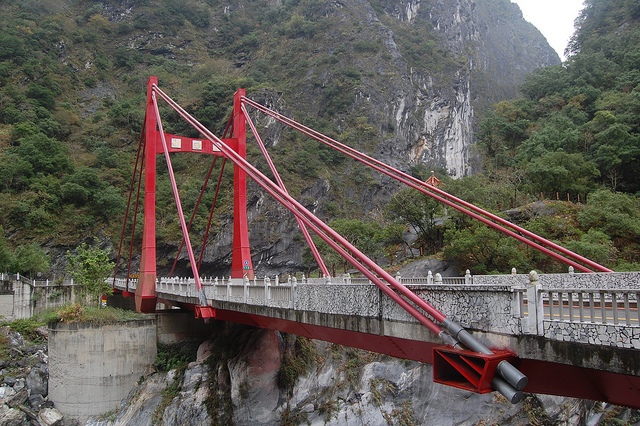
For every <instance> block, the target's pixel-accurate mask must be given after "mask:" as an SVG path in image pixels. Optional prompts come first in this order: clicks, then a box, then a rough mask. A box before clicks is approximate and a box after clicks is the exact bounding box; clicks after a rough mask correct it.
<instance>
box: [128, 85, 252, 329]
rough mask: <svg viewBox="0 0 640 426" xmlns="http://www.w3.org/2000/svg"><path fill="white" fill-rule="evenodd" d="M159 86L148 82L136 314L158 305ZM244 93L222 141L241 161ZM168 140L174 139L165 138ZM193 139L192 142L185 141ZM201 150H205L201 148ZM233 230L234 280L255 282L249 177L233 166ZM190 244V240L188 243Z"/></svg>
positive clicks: (204, 311) (203, 311)
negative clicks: (156, 98)
mask: <svg viewBox="0 0 640 426" xmlns="http://www.w3.org/2000/svg"><path fill="white" fill-rule="evenodd" d="M157 85H158V77H155V76H151V77H149V79H148V81H147V101H146V102H147V103H146V112H145V119H144V127H143V139H142V143H144V204H143V206H144V215H143V232H142V253H141V258H140V274H139V279H138V284H137V286H136V293H135V301H136V310H137V311H139V312H155V310H156V304H157V295H156V279H157V262H156V254H157V247H156V157H157V155H159V154H164V148H163V146H162V135H161V134H160V128H161V127H160V126H159V123H158V119H157V116H156V111H155V106H154V99H153V97H154V86H155V87H157ZM245 94H246V93H245V90H244V89H238V91H237V92H236V93H235V95H234V104H233V113H232V124H233V126H232V134H231V137H230V138H228V139H225V140H222V142H223V143H226V144H228V145H229V146H231V147H232V149H233V150H234V151H236V152H237V153H238V154H239V155H240V156H241V157H242V158H246V152H247V142H246V133H247V131H246V117H245V115H244V112H243V111H242V107H241V99H242V97H243V96H245ZM164 136H165V138H166V137H170V136H172V135H169V134H165V135H164ZM178 138H182V137H178ZM184 139H190V138H184ZM199 142H200V144H202V143H205V144H213V142H212V141H199ZM199 150H202V145H200V148H199ZM170 152H196V151H195V149H194V148H193V147H191V148H186V147H185V148H184V149H182V148H174V147H172V148H171V149H170ZM201 152H202V153H209V154H214V155H219V156H221V155H222V153H221V152H220V150H219V149H218V148H217V147H216V146H215V145H212V147H211V149H207V150H206V152H204V151H201ZM233 176H234V186H233V192H234V196H233V197H234V202H233V205H234V226H233V249H232V265H231V277H232V278H243V277H246V278H248V279H250V280H251V279H253V278H254V271H253V263H252V261H251V251H250V246H249V230H248V224H247V205H246V203H247V178H246V173H245V172H244V170H242V169H241V168H240V167H238V166H234V175H233ZM187 241H188V240H187ZM196 315H197V316H198V317H199V318H211V317H213V316H215V310H213V309H212V308H211V307H207V306H201V307H199V309H198V311H197V312H196Z"/></svg>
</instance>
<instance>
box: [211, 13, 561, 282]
mask: <svg viewBox="0 0 640 426" xmlns="http://www.w3.org/2000/svg"><path fill="white" fill-rule="evenodd" d="M318 5H319V6H318V7H317V8H316V9H314V10H312V11H307V13H308V15H305V16H304V17H305V18H306V19H309V20H311V19H315V20H317V22H318V25H319V26H321V27H322V28H323V30H322V31H316V32H315V33H314V35H313V38H312V42H313V45H314V46H316V48H315V49H314V50H313V51H300V52H296V58H301V59H298V60H300V61H301V62H303V64H304V72H303V73H301V74H302V77H301V78H300V79H299V80H297V81H296V85H295V87H294V88H292V89H291V90H290V91H289V92H287V93H285V94H282V93H276V92H275V91H271V90H269V89H266V90H265V91H264V92H262V93H257V94H253V95H252V97H254V98H256V100H257V101H258V102H261V103H263V104H266V105H268V106H270V107H272V108H274V109H276V110H278V111H280V112H282V113H283V114H285V115H288V116H293V117H295V116H299V115H303V116H308V117H323V118H325V119H329V120H330V121H331V122H332V123H333V125H335V126H336V128H337V130H338V131H339V132H343V134H346V135H351V140H348V141H344V140H341V141H342V142H345V143H347V144H349V145H351V146H353V147H355V148H357V149H359V150H362V151H364V152H366V153H368V154H371V155H372V156H374V157H375V158H377V159H379V160H381V161H384V162H386V163H388V164H391V165H393V166H394V167H398V168H400V169H401V170H405V171H408V170H410V168H411V167H414V166H418V165H422V166H425V167H427V168H428V170H441V171H446V173H448V174H449V175H450V176H453V177H463V176H467V175H470V174H472V173H473V172H474V170H476V168H477V164H478V161H477V158H476V157H475V156H474V154H473V150H472V146H473V143H474V127H475V124H476V121H477V119H478V117H480V116H481V115H482V114H483V112H484V111H485V109H486V108H488V107H489V106H490V105H491V104H493V103H495V102H497V101H500V100H504V99H512V98H514V97H516V96H517V87H518V85H519V84H520V83H522V81H523V79H524V76H525V75H526V74H527V73H529V72H531V71H533V70H534V69H536V68H538V67H542V66H547V65H553V64H557V63H559V62H560V60H559V58H558V56H557V54H556V53H555V52H554V51H553V49H552V48H551V47H550V46H549V45H548V43H547V42H546V40H545V39H544V37H543V36H542V34H541V33H540V32H539V31H538V30H537V29H535V27H533V26H532V25H531V24H529V23H528V22H526V21H525V20H524V19H523V17H522V13H521V12H520V10H519V8H518V7H517V6H516V5H515V4H513V3H511V2H510V1H509V0H410V1H409V0H377V1H374V0H341V1H335V2H320V3H318ZM234 7H241V6H240V5H235V6H234ZM227 13H229V14H233V13H234V12H233V7H230V8H229V11H228V12H227ZM294 41H295V40H294ZM282 43H283V44H282V48H283V49H288V48H289V46H291V48H295V44H292V42H291V40H283V42H282ZM255 55H256V56H260V55H261V53H257V52H255ZM262 55H264V53H262ZM264 58H266V59H265V60H267V59H268V60H272V59H273V58H270V57H264ZM264 58H263V59H264ZM251 64H252V62H251V60H250V59H248V60H247V62H246V64H245V65H244V66H246V67H251ZM291 66H292V67H295V65H294V64H292V65H291ZM259 128H260V129H262V131H264V132H265V134H263V135H262V136H263V138H264V139H265V141H266V142H267V144H270V146H272V147H273V146H277V145H278V144H279V143H280V141H281V138H280V136H281V133H282V128H281V127H279V126H278V125H276V124H274V123H273V122H271V121H269V120H264V121H263V122H261V124H260V127H259ZM396 190H397V186H396V185H395V184H394V183H392V182H389V181H388V180H386V179H384V178H380V177H378V176H377V175H375V176H374V175H373V174H372V175H371V176H368V175H366V174H362V173H361V174H360V175H358V170H357V169H356V168H354V166H351V165H343V164H341V165H340V166H339V167H337V168H336V169H331V170H330V172H328V173H327V174H326V175H325V176H323V177H321V178H320V179H318V180H316V181H315V182H311V183H308V184H307V186H306V187H305V188H303V189H302V191H301V195H302V197H301V199H302V201H303V203H305V206H307V207H308V208H309V209H310V210H311V211H312V212H314V213H315V214H317V215H318V216H319V217H321V218H324V217H327V216H330V213H329V212H328V207H327V206H329V205H331V204H332V203H333V204H334V205H335V204H338V205H340V206H341V208H342V209H343V210H349V211H351V212H352V213H353V217H359V216H364V215H366V214H368V213H369V212H371V211H376V210H379V209H380V206H381V205H383V204H384V203H385V202H386V201H387V200H388V199H389V197H390V196H391V195H392V194H393V193H394V192H395V191H396ZM251 192H252V193H253V194H254V195H253V197H251V198H250V199H249V209H250V212H249V218H250V220H251V223H250V229H251V241H252V250H253V251H252V252H253V255H254V263H255V265H254V266H255V267H256V270H257V272H258V273H259V274H260V275H264V274H267V273H271V272H274V271H280V272H282V271H286V270H295V269H300V268H301V265H302V252H303V249H302V246H301V244H300V243H299V240H300V239H299V238H298V239H296V234H297V232H298V231H297V225H296V223H295V220H294V219H293V218H292V217H291V215H290V214H288V213H287V212H285V211H283V209H282V208H280V207H279V206H276V205H275V202H273V200H272V199H271V198H270V197H268V196H264V195H262V194H261V193H260V191H259V190H258V188H257V187H255V186H253V187H251ZM344 206H347V207H344ZM226 229H228V231H222V232H221V233H220V234H218V236H217V238H216V242H215V244H214V245H213V246H211V248H210V249H209V251H208V252H207V254H206V256H205V262H207V264H208V268H210V269H211V270H212V271H213V273H218V272H219V271H223V270H224V269H225V268H226V265H228V264H229V253H230V251H231V233H230V226H229V225H228V226H226ZM220 253H222V254H220Z"/></svg>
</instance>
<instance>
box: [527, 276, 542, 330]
mask: <svg viewBox="0 0 640 426" xmlns="http://www.w3.org/2000/svg"><path fill="white" fill-rule="evenodd" d="M539 290H540V280H539V277H538V273H537V272H536V271H531V272H529V285H528V286H527V306H528V308H527V317H525V318H526V321H523V327H522V328H523V331H524V333H526V334H537V335H542V334H543V333H544V328H543V325H542V320H543V318H544V311H543V306H542V297H539V295H540V292H539Z"/></svg>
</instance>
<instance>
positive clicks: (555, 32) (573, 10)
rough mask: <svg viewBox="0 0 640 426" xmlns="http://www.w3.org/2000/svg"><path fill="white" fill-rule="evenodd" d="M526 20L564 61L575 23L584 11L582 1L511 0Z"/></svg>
mask: <svg viewBox="0 0 640 426" xmlns="http://www.w3.org/2000/svg"><path fill="white" fill-rule="evenodd" d="M511 2H512V3H517V4H518V6H520V10H522V14H523V15H524V19H526V20H527V21H529V22H531V23H532V24H533V25H535V27H536V28H538V29H539V30H540V32H541V33H542V35H544V36H545V37H546V39H547V41H548V42H549V44H550V45H551V47H553V48H554V49H555V51H556V52H558V55H559V56H560V59H562V60H564V59H565V57H564V49H565V48H566V47H567V44H568V43H569V39H570V38H571V36H572V35H573V31H574V28H573V22H574V21H575V19H576V18H577V17H578V14H579V13H580V11H581V10H582V0H511Z"/></svg>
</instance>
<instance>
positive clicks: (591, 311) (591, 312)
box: [589, 291, 596, 323]
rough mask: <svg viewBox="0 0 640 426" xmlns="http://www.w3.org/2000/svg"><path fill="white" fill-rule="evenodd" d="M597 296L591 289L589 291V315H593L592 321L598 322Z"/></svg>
mask: <svg viewBox="0 0 640 426" xmlns="http://www.w3.org/2000/svg"><path fill="white" fill-rule="evenodd" d="M595 305H596V296H595V294H594V293H593V292H592V291H590V292H589V315H590V316H591V318H590V322H592V323H595V322H596V306H595Z"/></svg>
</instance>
